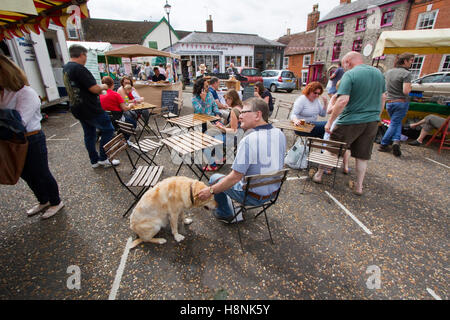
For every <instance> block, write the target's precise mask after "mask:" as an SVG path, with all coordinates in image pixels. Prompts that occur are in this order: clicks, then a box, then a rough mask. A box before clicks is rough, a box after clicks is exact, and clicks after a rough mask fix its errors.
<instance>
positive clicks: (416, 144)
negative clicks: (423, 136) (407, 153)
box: [408, 140, 423, 146]
mask: <svg viewBox="0 0 450 320" xmlns="http://www.w3.org/2000/svg"><path fill="white" fill-rule="evenodd" d="M408 144H409V145H410V146H421V145H422V144H423V143H422V142H419V141H417V140H413V141H411V142H408Z"/></svg>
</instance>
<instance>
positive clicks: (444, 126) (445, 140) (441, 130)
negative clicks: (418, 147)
mask: <svg viewBox="0 0 450 320" xmlns="http://www.w3.org/2000/svg"><path fill="white" fill-rule="evenodd" d="M449 122H450V116H449V117H447V119H446V120H445V122H444V123H443V124H442V126H441V127H440V128H439V129H438V130H436V132H435V133H434V134H433V136H432V137H431V139H430V140H428V142H427V144H426V145H425V146H429V145H430V144H431V142H433V141H437V142H439V143H440V145H439V149H438V153H441V150H442V149H447V150H448V149H450V147H447V146H448V145H450V139H448V138H447V136H448V135H449V133H448V127H449ZM438 134H441V137H440V138H437V137H436V136H437V135H438ZM444 145H446V146H444Z"/></svg>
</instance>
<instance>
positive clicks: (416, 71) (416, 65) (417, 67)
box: [409, 56, 425, 79]
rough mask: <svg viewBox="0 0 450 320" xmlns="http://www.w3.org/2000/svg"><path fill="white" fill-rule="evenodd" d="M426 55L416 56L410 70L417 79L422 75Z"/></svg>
mask: <svg viewBox="0 0 450 320" xmlns="http://www.w3.org/2000/svg"><path fill="white" fill-rule="evenodd" d="M424 59H425V57H424V56H418V57H415V58H414V61H413V63H412V64H411V67H410V68H409V71H410V72H411V75H412V78H413V79H417V78H418V77H419V76H420V71H421V70H422V65H423V60H424Z"/></svg>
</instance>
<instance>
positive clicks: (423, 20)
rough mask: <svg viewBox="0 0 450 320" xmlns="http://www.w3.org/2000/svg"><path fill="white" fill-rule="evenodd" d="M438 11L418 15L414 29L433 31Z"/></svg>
mask: <svg viewBox="0 0 450 320" xmlns="http://www.w3.org/2000/svg"><path fill="white" fill-rule="evenodd" d="M437 13H438V10H434V11H428V12H424V13H421V14H419V19H417V25H416V29H419V30H421V29H433V27H434V23H435V22H436V16H437Z"/></svg>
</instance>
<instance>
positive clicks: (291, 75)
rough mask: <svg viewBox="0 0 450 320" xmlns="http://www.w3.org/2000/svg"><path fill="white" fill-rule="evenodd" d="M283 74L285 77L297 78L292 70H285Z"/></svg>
mask: <svg viewBox="0 0 450 320" xmlns="http://www.w3.org/2000/svg"><path fill="white" fill-rule="evenodd" d="M281 76H282V77H283V78H295V76H294V74H293V73H292V72H290V71H283V72H282V73H281Z"/></svg>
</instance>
